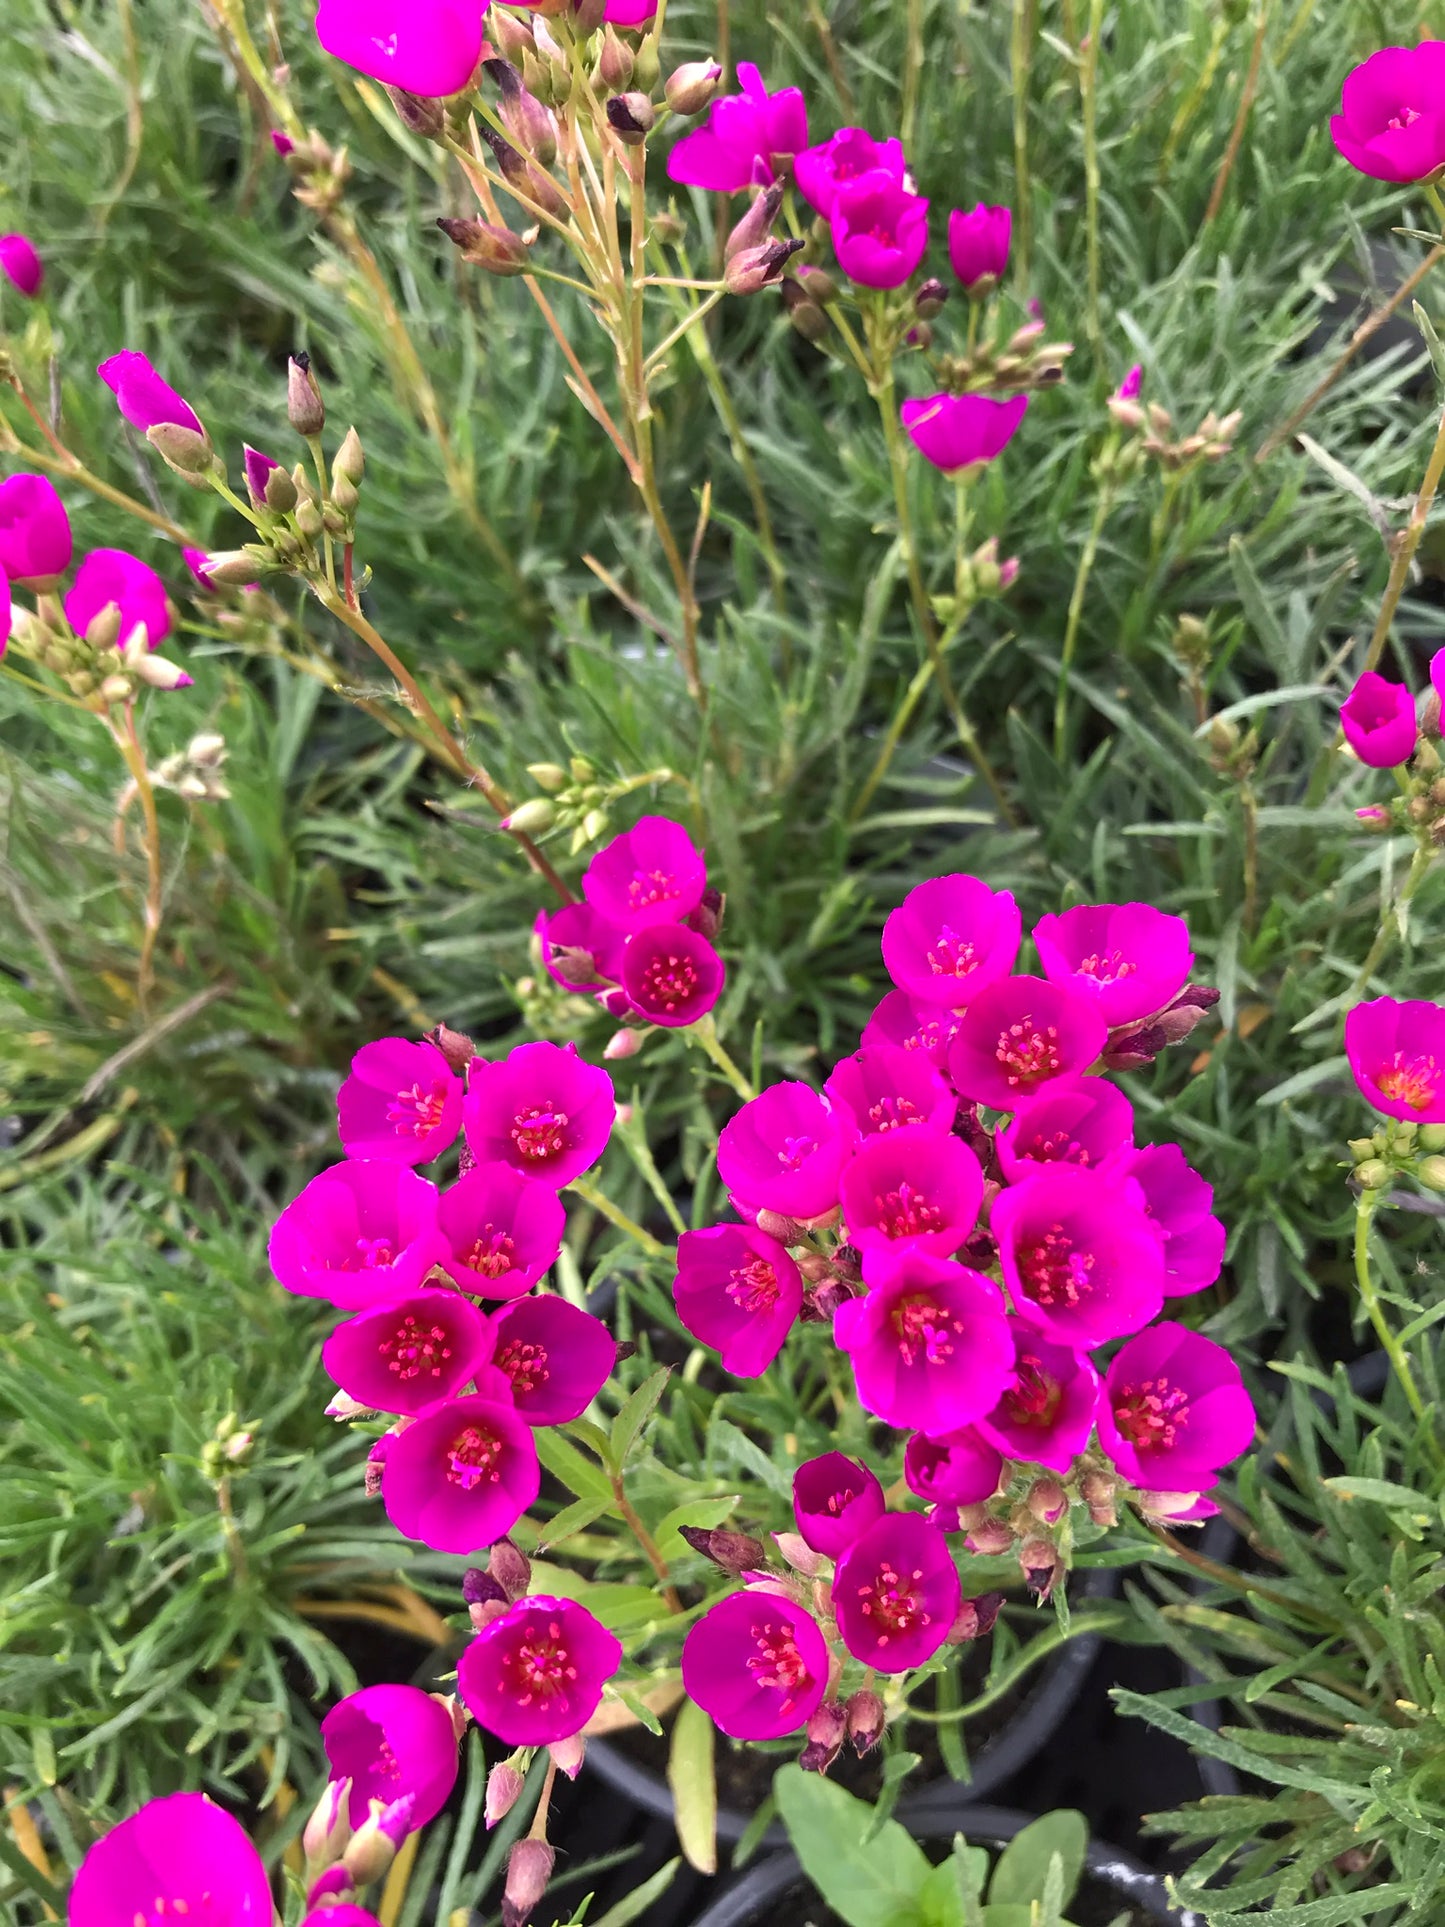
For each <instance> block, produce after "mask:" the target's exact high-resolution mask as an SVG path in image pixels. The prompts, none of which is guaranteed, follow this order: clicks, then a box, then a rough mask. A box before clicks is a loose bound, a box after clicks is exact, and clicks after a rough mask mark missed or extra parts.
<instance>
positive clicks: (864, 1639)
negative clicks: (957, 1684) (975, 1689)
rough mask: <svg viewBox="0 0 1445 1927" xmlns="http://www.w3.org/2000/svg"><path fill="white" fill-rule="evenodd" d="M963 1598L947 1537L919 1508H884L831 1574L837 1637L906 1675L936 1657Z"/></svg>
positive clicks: (857, 1654)
mask: <svg viewBox="0 0 1445 1927" xmlns="http://www.w3.org/2000/svg"><path fill="white" fill-rule="evenodd" d="M962 1600H963V1589H962V1587H961V1586H960V1585H959V1580H958V1568H957V1567H956V1566H955V1565H954V1563H953V1554H952V1553H951V1552H950V1551H949V1549H948V1541H947V1540H946V1539H945V1538H944V1536H943V1534H942V1533H941V1532H940V1531H939V1529H938V1527H937V1526H936V1525H933V1524H932V1523H930V1521H929V1520H927V1519H924V1518H920V1516H919V1515H918V1513H916V1512H889V1513H885V1514H884V1516H883V1517H882V1518H881V1519H880V1520H879V1521H878V1523H877V1524H876V1525H874V1526H870V1527H869V1529H868V1531H867V1532H865V1533H864V1534H863V1536H862V1538H861V1539H856V1540H854V1542H853V1544H852V1545H851V1546H849V1548H848V1550H847V1551H846V1552H845V1553H844V1554H843V1557H842V1558H841V1559H840V1560H839V1561H838V1567H837V1570H836V1572H835V1573H834V1574H833V1610H834V1612H835V1613H836V1614H837V1615H838V1637H839V1638H840V1639H841V1640H842V1642H843V1644H844V1645H845V1646H846V1647H847V1649H848V1651H849V1652H850V1653H851V1654H852V1655H853V1657H854V1659H856V1660H857V1661H858V1662H859V1663H860V1664H861V1665H863V1666H872V1667H874V1668H876V1670H877V1671H878V1672H880V1673H906V1672H908V1671H909V1669H910V1668H911V1667H914V1666H921V1665H922V1664H923V1662H924V1661H925V1660H926V1659H931V1658H932V1657H933V1655H934V1654H935V1653H936V1652H937V1651H938V1649H939V1647H940V1646H941V1645H942V1644H943V1642H944V1640H945V1639H947V1637H948V1635H949V1633H950V1632H951V1631H952V1630H953V1622H954V1620H955V1619H957V1617H958V1609H959V1606H960V1605H961V1603H962Z"/></svg>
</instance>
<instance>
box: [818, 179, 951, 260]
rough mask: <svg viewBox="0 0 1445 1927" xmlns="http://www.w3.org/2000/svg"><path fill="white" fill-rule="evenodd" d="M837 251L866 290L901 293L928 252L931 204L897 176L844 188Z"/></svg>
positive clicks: (835, 225)
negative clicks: (882, 289) (913, 192)
mask: <svg viewBox="0 0 1445 1927" xmlns="http://www.w3.org/2000/svg"><path fill="white" fill-rule="evenodd" d="M830 218H831V225H832V230H833V252H834V253H835V254H836V255H837V257H838V266H839V267H840V268H841V269H842V270H843V272H844V274H846V275H847V276H848V277H849V279H850V280H852V281H856V282H857V283H858V284H859V286H860V287H864V288H901V287H902V285H903V283H904V282H905V281H906V280H907V279H908V277H909V276H910V275H911V274H912V273H913V272H914V270H915V269H916V268H917V267H918V264H919V263H920V262H921V261H922V259H923V257H924V255H925V253H926V252H927V251H928V202H927V201H926V200H925V199H924V198H923V196H922V195H921V194H910V193H909V191H908V189H907V188H906V187H905V186H904V184H903V182H902V180H901V179H900V178H898V176H896V175H893V174H881V173H874V174H864V175H861V176H860V177H859V178H858V179H857V180H855V181H849V182H847V183H845V184H844V185H842V186H840V187H839V188H838V189H837V191H836V193H835V194H834V196H833V206H832V212H831V217H830Z"/></svg>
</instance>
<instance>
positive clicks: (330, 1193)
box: [269, 1158, 444, 1311]
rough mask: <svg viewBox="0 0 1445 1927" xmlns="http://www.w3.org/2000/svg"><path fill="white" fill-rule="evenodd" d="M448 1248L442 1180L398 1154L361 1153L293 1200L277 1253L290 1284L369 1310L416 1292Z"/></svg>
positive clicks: (279, 1226)
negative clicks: (440, 1212)
mask: <svg viewBox="0 0 1445 1927" xmlns="http://www.w3.org/2000/svg"><path fill="white" fill-rule="evenodd" d="M443 1249H444V1246H443V1241H442V1237H441V1234H440V1232H439V1231H438V1229H437V1191H436V1186H435V1185H434V1184H428V1182H427V1180H426V1179H425V1178H422V1177H418V1176H417V1174H416V1172H415V1171H412V1170H410V1169H409V1168H408V1167H407V1166H406V1165H404V1164H397V1163H396V1162H395V1161H394V1160H392V1159H390V1158H386V1159H381V1158H377V1159H372V1158H353V1159H350V1160H348V1161H347V1162H346V1163H343V1164H333V1165H332V1166H331V1167H330V1168H329V1169H328V1170H325V1171H323V1172H321V1173H320V1175H319V1176H318V1177H314V1178H313V1179H312V1180H311V1182H310V1183H309V1184H308V1185H307V1186H306V1187H305V1189H304V1190H303V1191H302V1192H301V1193H300V1194H299V1196H297V1197H295V1198H293V1199H292V1200H291V1202H290V1204H288V1205H287V1206H286V1209H285V1210H284V1211H283V1212H282V1213H281V1215H280V1217H279V1218H278V1219H277V1220H276V1222H275V1224H274V1225H273V1226H272V1228H271V1244H270V1253H269V1255H270V1259H271V1269H272V1271H273V1272H275V1274H276V1277H277V1279H278V1281H279V1282H280V1283H281V1284H283V1285H284V1286H285V1287H286V1289H287V1291H294V1292H299V1293H300V1294H301V1295H302V1296H303V1297H307V1298H328V1299H330V1301H331V1303H332V1304H333V1305H340V1306H341V1307H342V1308H343V1309H344V1310H347V1311H367V1310H370V1309H372V1308H373V1307H375V1306H377V1305H384V1304H387V1303H388V1302H390V1301H392V1300H394V1299H396V1298H399V1297H401V1296H402V1295H403V1294H405V1293H407V1292H411V1291H415V1290H416V1289H417V1287H418V1286H419V1285H420V1284H421V1281H422V1279H423V1278H425V1276H426V1274H427V1273H428V1272H429V1271H430V1270H431V1268H432V1266H433V1265H434V1264H437V1263H439V1262H440V1260H441V1257H442V1252H443Z"/></svg>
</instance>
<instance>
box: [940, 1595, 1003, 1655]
mask: <svg viewBox="0 0 1445 1927" xmlns="http://www.w3.org/2000/svg"><path fill="white" fill-rule="evenodd" d="M1002 1604H1003V1594H1002V1593H1001V1592H986V1593H984V1594H983V1595H982V1596H981V1597H980V1598H978V1599H964V1600H962V1601H960V1603H959V1608H958V1613H957V1615H956V1617H955V1619H954V1622H953V1624H952V1626H951V1627H950V1628H949V1631H948V1639H949V1643H950V1644H951V1645H954V1646H963V1645H966V1644H967V1642H968V1641H969V1640H971V1639H982V1637H983V1636H984V1634H985V1633H991V1632H992V1631H993V1627H994V1621H995V1620H996V1619H997V1618H998V1614H999V1607H1000V1606H1002Z"/></svg>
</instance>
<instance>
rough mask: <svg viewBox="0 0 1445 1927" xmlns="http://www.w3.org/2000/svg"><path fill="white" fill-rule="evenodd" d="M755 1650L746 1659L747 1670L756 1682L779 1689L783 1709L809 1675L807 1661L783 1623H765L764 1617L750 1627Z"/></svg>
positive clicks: (775, 1691) (771, 1689)
mask: <svg viewBox="0 0 1445 1927" xmlns="http://www.w3.org/2000/svg"><path fill="white" fill-rule="evenodd" d="M750 1631H751V1633H752V1638H753V1644H754V1645H755V1646H756V1647H757V1652H756V1653H755V1654H754V1656H753V1657H752V1658H751V1659H750V1660H749V1661H748V1671H749V1672H750V1673H751V1674H752V1676H753V1678H754V1679H755V1680H756V1681H757V1683H758V1685H759V1686H762V1687H765V1688H766V1689H767V1690H768V1691H769V1692H773V1693H781V1694H782V1695H783V1704H782V1708H781V1710H782V1711H783V1712H786V1711H787V1709H788V1707H789V1706H791V1705H792V1703H793V1698H794V1696H795V1694H796V1693H797V1690H798V1688H799V1687H800V1686H805V1685H806V1684H807V1683H808V1680H809V1678H810V1677H811V1676H810V1674H809V1672H808V1667H807V1662H806V1661H805V1660H804V1658H803V1655H802V1654H801V1653H800V1652H799V1651H798V1642H797V1640H796V1639H794V1637H793V1632H792V1628H791V1627H790V1626H787V1625H783V1626H778V1625H771V1626H770V1625H768V1624H767V1622H766V1621H763V1622H760V1623H757V1624H755V1625H753V1626H752V1627H751V1628H750Z"/></svg>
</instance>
